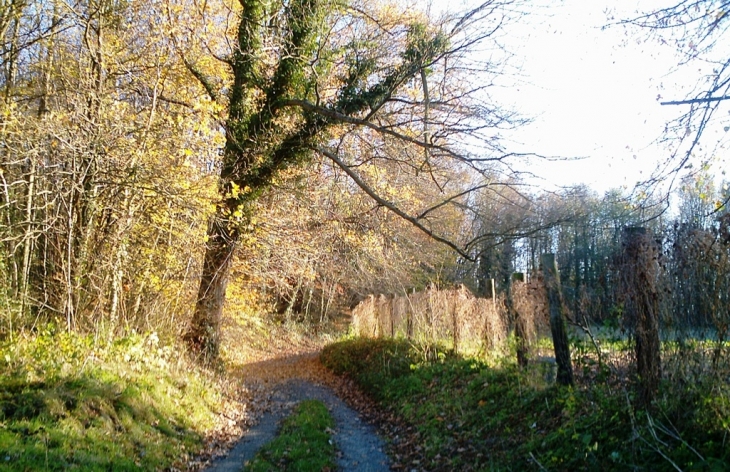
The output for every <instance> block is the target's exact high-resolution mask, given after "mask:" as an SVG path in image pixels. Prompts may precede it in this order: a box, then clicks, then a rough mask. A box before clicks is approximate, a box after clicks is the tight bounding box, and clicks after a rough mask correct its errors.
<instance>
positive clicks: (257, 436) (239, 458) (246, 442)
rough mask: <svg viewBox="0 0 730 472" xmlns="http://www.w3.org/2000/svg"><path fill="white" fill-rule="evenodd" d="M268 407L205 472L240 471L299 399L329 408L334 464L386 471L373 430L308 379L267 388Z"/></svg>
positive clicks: (362, 470) (358, 470)
mask: <svg viewBox="0 0 730 472" xmlns="http://www.w3.org/2000/svg"><path fill="white" fill-rule="evenodd" d="M271 388H272V391H271V395H270V397H269V398H268V401H269V407H268V408H267V411H266V412H265V413H264V414H263V416H262V417H261V419H260V421H259V422H258V424H257V425H256V426H254V427H252V428H251V429H250V430H249V431H247V432H246V433H245V434H244V436H243V437H242V438H241V439H240V440H239V441H238V443H237V444H236V445H235V446H234V448H233V449H232V450H231V452H230V453H229V454H228V455H227V456H226V457H222V458H219V459H217V460H216V461H215V462H213V463H212V464H211V466H210V467H208V468H207V469H206V471H208V472H234V471H240V470H242V468H243V464H244V462H245V461H248V460H251V459H252V458H253V456H254V455H255V454H256V451H258V450H259V448H261V446H263V445H264V444H266V443H267V442H269V441H271V440H272V439H273V438H274V436H275V435H276V431H277V427H278V424H279V422H280V421H281V420H282V419H283V418H285V417H286V416H288V415H289V414H290V413H291V411H292V408H293V407H294V405H296V404H297V403H298V402H300V401H301V400H307V399H316V400H320V401H322V402H323V403H324V404H325V405H327V408H329V411H330V413H331V414H332V417H333V418H334V420H335V433H334V434H333V440H334V441H335V445H336V447H337V450H338V458H337V465H338V466H339V468H340V470H342V471H346V472H350V471H352V472H386V471H389V470H390V467H389V465H388V457H387V456H386V455H385V453H384V452H383V451H384V444H383V441H382V440H381V439H380V438H379V437H378V436H377V435H376V432H375V429H374V428H373V427H372V426H370V425H369V424H367V423H365V422H363V421H362V420H361V419H360V417H359V415H358V414H357V412H355V411H354V410H352V409H351V408H350V407H348V406H347V405H346V404H345V403H344V402H343V401H342V400H340V399H339V398H338V397H337V396H336V395H335V394H334V393H333V392H332V390H330V389H329V388H327V387H323V386H320V385H316V384H314V383H312V382H310V381H308V380H303V379H290V380H287V381H285V382H282V383H278V384H276V385H273V386H271Z"/></svg>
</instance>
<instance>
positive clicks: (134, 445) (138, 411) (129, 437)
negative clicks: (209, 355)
mask: <svg viewBox="0 0 730 472" xmlns="http://www.w3.org/2000/svg"><path fill="white" fill-rule="evenodd" d="M183 357H184V356H180V353H179V349H177V348H175V347H174V346H164V345H162V344H161V343H160V342H159V340H158V339H157V336H156V335H154V334H150V335H146V336H140V335H134V336H129V337H125V338H123V339H118V340H115V341H112V342H104V341H99V340H96V341H95V340H94V339H93V338H92V337H90V336H81V335H75V334H67V333H55V332H54V330H53V329H52V328H49V329H47V330H45V332H43V333H40V334H35V335H33V336H28V337H25V338H20V339H16V340H15V341H14V342H12V343H9V342H7V343H5V344H4V345H2V346H0V470H14V471H15V470H19V471H20V470H22V471H25V470H84V471H93V470H115V471H116V470H119V471H123V470H161V469H171V468H175V469H185V468H186V464H187V462H188V460H189V459H190V458H191V457H192V456H193V455H194V454H195V453H197V452H199V450H200V449H201V447H202V446H203V438H204V435H205V434H206V432H207V431H209V430H210V429H211V428H212V427H213V425H214V422H215V418H216V414H217V412H218V411H219V409H220V408H221V404H222V394H221V390H220V388H219V386H218V384H217V382H216V381H215V379H214V378H213V377H212V376H211V375H209V374H206V373H205V372H202V371H200V370H198V369H196V368H195V367H194V366H192V365H190V364H189V363H188V362H186V361H185V360H184V358H183Z"/></svg>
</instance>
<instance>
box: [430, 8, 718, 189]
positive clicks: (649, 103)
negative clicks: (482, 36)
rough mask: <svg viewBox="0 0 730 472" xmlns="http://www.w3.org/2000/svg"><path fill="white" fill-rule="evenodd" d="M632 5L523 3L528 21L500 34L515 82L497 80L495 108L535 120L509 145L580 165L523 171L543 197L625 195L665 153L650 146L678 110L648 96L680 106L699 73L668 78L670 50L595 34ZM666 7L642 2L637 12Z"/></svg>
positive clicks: (617, 34) (632, 35) (613, 31)
mask: <svg viewBox="0 0 730 472" xmlns="http://www.w3.org/2000/svg"><path fill="white" fill-rule="evenodd" d="M435 1H436V2H438V1H444V0H435ZM638 3H639V2H636V1H612V2H601V1H596V0H590V1H588V0H562V1H558V0H537V1H534V2H531V7H530V14H529V15H527V16H526V17H525V18H523V19H522V20H521V21H520V22H519V24H518V25H510V26H509V28H508V29H507V30H505V31H506V32H507V37H506V38H505V41H506V47H507V49H508V50H510V51H511V52H512V53H514V54H515V58H514V61H515V62H514V64H515V65H519V66H520V67H521V73H522V75H523V76H524V79H523V82H522V83H521V84H519V85H517V86H514V85H513V84H514V79H513V78H505V82H504V83H505V84H506V85H507V86H505V87H504V88H503V89H502V90H501V91H499V92H498V93H499V95H498V94H497V93H496V92H495V98H497V100H499V101H500V102H502V103H505V104H506V105H511V106H513V107H514V109H516V110H518V111H520V112H521V113H522V114H524V115H526V116H529V117H533V118H534V119H535V121H534V123H532V124H531V125H529V126H528V127H527V128H521V129H519V130H517V131H516V132H514V133H511V134H510V135H509V137H510V140H512V141H514V142H515V143H517V147H518V148H519V149H520V150H524V151H534V152H537V153H540V154H542V155H554V156H566V157H568V156H576V157H586V159H585V160H581V161H579V162H575V161H574V162H550V163H545V164H540V165H533V166H531V167H530V169H529V170H530V171H533V172H535V173H537V174H539V175H541V176H542V177H543V178H544V179H546V180H545V182H544V183H545V184H546V186H547V187H550V186H551V185H571V184H576V183H585V184H588V185H590V186H591V187H593V188H594V189H595V190H597V191H599V192H603V191H605V190H607V189H609V188H612V187H619V186H626V187H627V188H632V187H633V186H634V184H635V183H636V182H637V181H638V180H643V179H644V178H647V177H648V176H649V174H650V173H651V172H652V171H653V170H654V167H655V165H656V162H657V160H658V159H661V158H663V157H664V156H666V155H667V153H668V151H667V150H666V149H663V148H661V147H660V146H659V145H657V144H653V142H654V141H655V140H657V139H658V138H659V137H661V134H662V131H663V129H664V126H665V124H666V122H667V121H669V120H671V119H672V118H675V117H677V116H678V115H679V114H680V113H681V112H682V111H684V110H682V109H679V108H678V107H672V106H661V105H660V104H659V100H658V99H657V96H658V94H661V96H662V100H675V99H683V98H685V96H686V94H687V89H683V88H682V85H681V84H684V86H694V84H695V81H696V80H697V76H696V75H695V74H697V72H698V71H697V69H691V68H686V69H682V70H680V71H679V72H674V73H672V74H669V73H670V71H671V70H672V69H673V68H675V67H676V65H677V62H678V56H677V55H676V52H675V51H674V50H673V49H672V48H671V47H667V46H660V45H658V44H657V42H656V41H653V40H649V39H647V38H646V37H645V36H641V33H640V32H638V31H636V30H631V31H629V32H628V34H627V30H626V29H625V28H623V27H612V28H608V29H604V30H602V29H601V27H602V26H605V25H606V24H607V23H608V21H609V20H608V16H607V14H606V12H605V10H606V6H607V5H609V4H610V5H611V7H612V8H614V9H616V11H615V14H616V15H617V16H618V17H626V16H631V14H632V13H634V12H635V11H636V6H637V4H638ZM670 3H671V0H663V1H661V0H660V1H649V2H646V1H645V2H641V7H642V8H643V9H650V8H651V7H652V5H651V4H655V6H656V5H657V4H658V5H664V6H666V5H668V4H670ZM623 15H625V16H623ZM668 74H669V75H668ZM708 134H709V133H708ZM708 137H709V136H708Z"/></svg>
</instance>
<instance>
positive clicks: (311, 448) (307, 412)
mask: <svg viewBox="0 0 730 472" xmlns="http://www.w3.org/2000/svg"><path fill="white" fill-rule="evenodd" d="M333 424H334V422H333V419H332V416H331V415H330V414H329V411H327V407H326V406H325V405H324V403H322V402H320V401H318V400H306V401H303V402H301V403H299V405H297V408H296V409H295V411H294V412H293V413H292V415H291V416H289V417H288V418H287V419H286V420H284V423H283V425H282V427H281V431H280V432H279V435H278V436H277V437H276V438H275V439H274V440H273V441H271V442H270V443H269V444H267V445H266V446H264V447H263V448H262V449H261V450H260V451H259V452H258V453H257V454H256V456H255V457H254V459H253V460H252V461H251V462H250V463H249V464H247V465H246V468H245V470H246V471H250V472H275V471H292V472H321V471H328V470H335V467H336V465H335V448H334V446H333V444H332V441H331V440H330V431H331V428H332V426H333Z"/></svg>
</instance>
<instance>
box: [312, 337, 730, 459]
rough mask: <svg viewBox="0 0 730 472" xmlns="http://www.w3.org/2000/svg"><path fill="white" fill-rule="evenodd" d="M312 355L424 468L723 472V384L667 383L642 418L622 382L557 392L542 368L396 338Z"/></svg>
mask: <svg viewBox="0 0 730 472" xmlns="http://www.w3.org/2000/svg"><path fill="white" fill-rule="evenodd" d="M321 358H322V362H323V363H324V364H325V365H326V366H328V367H329V368H331V369H332V370H333V371H334V372H335V373H338V374H345V375H347V376H349V377H351V378H352V379H354V380H355V381H356V382H357V383H358V384H359V385H360V386H361V387H362V388H363V389H364V390H365V391H366V392H368V393H369V394H371V395H372V396H373V398H374V399H376V400H377V401H378V402H379V403H380V404H381V405H382V406H384V407H385V408H386V409H389V410H390V411H393V412H395V413H396V414H397V415H398V416H399V417H401V418H403V419H404V420H405V421H406V422H407V423H408V424H410V425H412V427H414V428H415V429H416V430H417V432H418V433H417V435H418V439H417V442H418V445H417V446H416V447H415V449H417V450H419V451H420V457H418V458H411V459H413V460H415V461H417V462H418V463H419V464H420V467H423V468H425V469H426V470H556V471H557V470H561V471H562V470H609V471H611V470H616V471H618V470H707V471H720V470H727V469H728V467H730V466H728V465H727V464H729V463H730V437H728V436H729V434H728V433H730V387H728V385H727V383H724V384H722V383H719V384H718V383H715V384H713V385H711V386H710V385H703V384H699V383H698V384H695V385H691V386H690V385H684V386H678V385H674V384H668V383H665V384H664V385H662V387H661V392H660V395H659V397H658V398H659V399H658V400H657V402H656V404H655V405H654V406H653V409H652V410H651V412H648V411H636V410H635V409H634V408H633V407H632V406H631V405H632V395H633V394H632V392H631V389H630V388H626V386H625V385H622V384H621V383H612V382H609V381H604V382H599V381H590V382H589V381H586V382H585V383H582V384H581V383H579V384H578V385H577V386H576V387H574V388H561V387H558V386H556V385H555V384H554V382H553V381H552V378H551V372H550V371H549V369H548V370H546V369H545V368H544V365H543V364H540V363H535V364H532V365H530V366H529V367H528V368H527V369H525V370H521V369H519V368H518V367H517V366H516V365H514V364H512V363H510V362H506V361H505V362H502V363H501V364H496V365H489V364H487V363H486V362H485V361H482V360H479V359H474V358H464V357H460V356H458V355H455V354H453V353H452V352H449V351H446V350H444V349H442V348H439V347H437V346H423V345H417V344H412V343H410V342H408V341H404V340H386V339H378V340H365V339H352V340H346V341H342V342H338V343H334V344H332V345H329V346H327V347H326V348H325V349H324V351H323V353H322V356H321ZM411 448H413V446H412V445H411Z"/></svg>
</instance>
